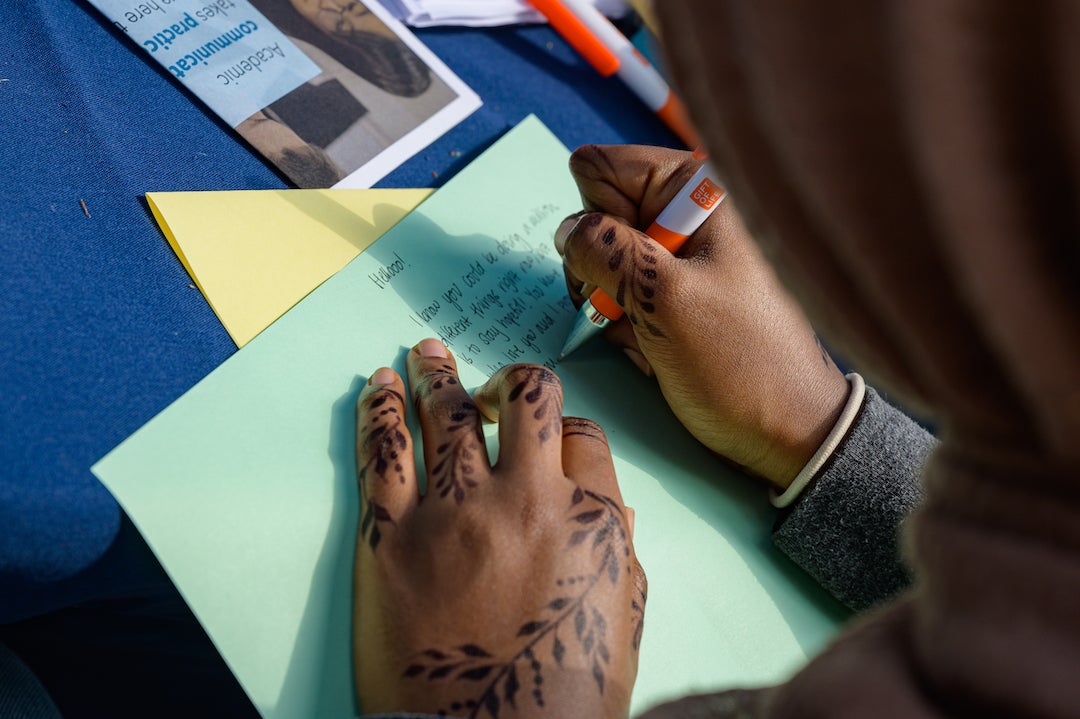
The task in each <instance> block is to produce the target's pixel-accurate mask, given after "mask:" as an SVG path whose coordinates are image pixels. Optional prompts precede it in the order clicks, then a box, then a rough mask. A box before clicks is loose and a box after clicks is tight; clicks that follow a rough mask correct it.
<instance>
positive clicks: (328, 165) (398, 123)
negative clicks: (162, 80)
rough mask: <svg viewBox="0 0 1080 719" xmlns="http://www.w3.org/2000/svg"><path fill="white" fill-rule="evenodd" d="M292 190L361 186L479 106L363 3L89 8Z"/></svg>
mask: <svg viewBox="0 0 1080 719" xmlns="http://www.w3.org/2000/svg"><path fill="white" fill-rule="evenodd" d="M91 2H93V3H94V4H95V5H96V6H97V7H98V9H99V10H101V11H102V12H103V13H104V14H105V15H106V16H107V17H108V18H109V19H110V20H112V21H113V23H114V24H115V25H116V26H117V27H118V28H119V29H120V30H121V31H123V32H124V33H126V34H127V35H128V36H129V37H130V38H131V39H132V40H133V41H135V43H136V44H138V45H139V46H140V47H141V48H142V49H143V50H144V51H145V52H146V53H148V54H149V55H150V56H151V57H152V58H153V59H154V60H155V61H157V62H158V63H160V64H161V65H162V66H163V67H165V68H166V69H167V70H168V71H169V72H170V73H171V74H172V76H173V77H174V78H175V79H176V80H177V81H178V82H181V83H183V84H184V85H185V86H186V87H187V88H188V89H190V90H191V91H192V92H193V93H195V95H197V96H198V97H199V98H200V99H201V100H202V101H203V102H205V103H206V105H207V106H208V107H209V108H210V109H211V110H212V111H213V112H215V113H216V114H217V115H219V116H220V117H221V118H222V119H223V120H225V122H227V123H228V124H229V125H230V126H231V127H234V128H236V130H237V132H239V133H240V135H241V136H242V137H243V138H244V139H245V140H247V141H248V143H250V144H251V145H252V146H253V147H254V148H255V149H257V150H258V151H259V152H260V153H262V154H263V155H264V156H265V157H266V158H267V159H269V160H270V161H271V162H273V163H274V164H275V165H277V167H278V168H279V169H280V170H281V171H282V172H283V173H284V174H285V175H286V176H288V177H289V179H290V180H292V181H293V182H294V183H295V184H296V185H297V186H298V187H302V188H325V187H351V188H363V187H370V186H371V185H372V184H374V183H375V182H376V181H378V180H379V179H380V178H381V177H383V176H384V175H386V173H388V172H390V171H391V170H393V169H394V168H395V167H397V166H398V165H400V164H401V163H402V162H404V161H405V160H407V159H408V158H409V157H411V156H412V155H414V154H415V153H416V152H418V151H419V150H421V149H422V148H424V147H426V146H427V145H428V144H430V143H431V142H432V141H434V140H435V139H436V138H438V137H439V136H440V135H442V134H443V133H444V132H446V131H447V130H448V129H450V128H451V127H453V126H454V125H456V124H457V123H458V122H460V121H461V120H462V119H464V118H465V117H467V116H468V115H469V114H470V113H471V112H472V111H473V110H475V109H476V108H477V107H479V106H480V99H479V98H478V97H477V96H476V94H475V93H474V92H473V91H472V90H470V89H469V87H468V86H467V85H465V84H464V83H463V82H462V81H461V80H460V79H459V78H458V77H457V76H455V75H454V74H453V73H452V72H451V71H450V70H449V69H448V68H447V67H446V66H445V65H444V64H443V63H442V62H441V61H440V60H439V59H438V58H437V57H435V55H434V54H433V53H432V52H431V51H430V50H428V49H427V48H426V47H425V46H424V45H423V43H421V42H420V41H419V40H418V39H417V38H416V37H415V36H414V35H412V34H411V33H410V32H409V31H408V30H407V29H406V28H405V27H404V26H403V25H401V23H399V22H398V21H397V20H395V19H394V18H393V17H392V16H391V15H390V14H389V13H388V12H387V11H386V9H385V8H383V7H382V6H381V5H379V4H378V3H377V2H374V0H369V1H368V2H358V1H356V0H144V1H143V2H139V1H138V0H91Z"/></svg>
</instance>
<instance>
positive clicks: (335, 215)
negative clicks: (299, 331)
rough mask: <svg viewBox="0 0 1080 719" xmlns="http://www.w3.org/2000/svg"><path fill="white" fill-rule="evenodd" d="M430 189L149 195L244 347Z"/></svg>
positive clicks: (164, 227)
mask: <svg viewBox="0 0 1080 719" xmlns="http://www.w3.org/2000/svg"><path fill="white" fill-rule="evenodd" d="M429 194H431V190H430V189H415V190H414V189H409V190H238V191H230V192H148V193H146V200H147V202H148V203H149V204H150V209H151V210H152V211H153V213H154V217H155V218H157V221H158V224H159V225H160V226H161V229H162V231H163V232H164V233H165V237H166V238H168V240H169V244H170V245H171V246H172V248H173V250H174V251H175V252H176V255H177V257H179V258H180V261H181V262H182V263H183V264H184V267H185V268H186V269H187V271H188V274H190V275H191V277H192V279H193V280H194V281H195V284H196V286H198V288H199V290H200V291H201V292H202V293H203V295H204V296H205V297H206V299H207V301H208V302H209V303H210V306H211V307H212V308H213V310H214V312H215V313H216V314H217V316H218V318H219V319H220V320H221V322H222V324H223V325H225V329H226V330H227V331H228V333H229V335H230V336H231V337H232V338H233V341H235V342H236V344H237V346H238V347H243V346H244V345H245V344H246V343H247V342H248V341H249V340H251V338H252V337H254V336H255V335H257V334H259V333H260V332H262V331H263V330H264V329H266V328H267V327H268V326H269V325H270V324H271V323H272V322H273V321H274V320H276V319H277V318H278V317H280V316H281V315H283V314H284V313H285V312H287V311H288V310H289V309H290V308H291V307H292V306H293V305H295V304H296V303H297V302H299V301H300V300H301V299H303V298H304V297H305V296H306V295H307V294H308V293H309V292H311V291H312V290H314V289H315V288H316V287H318V286H319V285H320V284H322V283H323V282H324V281H325V280H326V279H327V278H329V277H330V276H331V275H333V274H334V273H335V272H337V271H338V270H340V269H341V268H342V267H344V266H345V265H347V264H348V263H349V262H350V261H351V260H352V259H353V258H354V257H356V256H357V255H358V254H359V253H361V252H363V251H364V250H365V249H366V248H367V247H368V245H370V244H371V243H372V242H374V241H375V240H377V239H378V238H379V237H381V236H382V234H383V233H384V232H386V231H387V230H389V229H390V228H391V227H393V226H394V225H395V224H397V222H398V220H400V219H401V218H402V217H404V216H405V215H407V214H408V213H409V212H411V211H412V210H413V208H414V207H416V206H417V205H418V204H420V203H421V202H423V200H424V199H425V198H426V197H427V196H428V195H429Z"/></svg>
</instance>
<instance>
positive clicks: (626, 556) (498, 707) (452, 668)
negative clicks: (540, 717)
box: [402, 487, 644, 719]
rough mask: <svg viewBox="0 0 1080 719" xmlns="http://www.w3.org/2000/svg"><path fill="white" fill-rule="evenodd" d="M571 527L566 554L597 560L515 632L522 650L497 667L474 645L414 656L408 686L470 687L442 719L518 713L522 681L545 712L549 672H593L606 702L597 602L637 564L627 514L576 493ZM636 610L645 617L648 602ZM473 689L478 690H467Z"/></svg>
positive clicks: (604, 626) (494, 718) (603, 636)
mask: <svg viewBox="0 0 1080 719" xmlns="http://www.w3.org/2000/svg"><path fill="white" fill-rule="evenodd" d="M567 522H568V524H569V525H570V527H571V528H573V532H572V533H571V535H570V538H569V540H568V541H567V545H566V546H567V549H572V548H578V547H581V548H582V549H578V550H577V551H588V552H589V554H590V556H592V557H593V558H598V559H597V560H596V564H595V566H594V568H593V570H592V571H591V572H589V573H588V574H579V575H575V576H570V577H564V578H561V579H558V580H556V582H555V585H556V591H555V596H553V598H551V599H549V600H548V602H547V603H546V604H545V605H544V607H543V608H542V609H541V610H540V613H539V616H538V617H537V618H536V619H533V620H530V621H528V622H525V623H524V624H522V625H521V626H520V627H519V628H518V630H517V633H516V635H515V639H516V640H518V641H519V645H518V649H517V650H516V651H515V652H514V653H513V654H512V655H511V656H510V657H509V658H506V659H500V658H498V657H496V656H495V655H493V654H492V653H491V652H490V651H488V650H487V649H485V648H484V647H482V646H480V645H477V644H462V645H459V646H456V647H453V648H449V649H436V648H430V649H426V650H424V651H422V652H420V653H419V654H417V655H416V656H414V657H413V658H412V660H411V661H410V663H409V664H408V666H407V667H406V668H405V670H404V671H403V672H402V676H403V677H404V678H407V679H415V680H418V681H419V680H426V681H444V680H445V681H453V682H460V683H461V684H462V685H463V686H464V687H465V688H464V689H463V693H462V694H463V696H462V698H461V699H460V700H458V701H454V702H452V703H451V704H450V705H449V707H448V708H443V709H440V710H439V711H438V712H437V714H438V715H440V716H444V715H446V714H447V713H448V712H466V714H465V715H466V716H467V717H469V719H475V718H476V717H490V719H499V717H500V715H501V713H502V712H503V710H504V709H505V707H507V706H509V707H511V708H512V709H517V702H518V701H520V698H519V696H518V693H519V692H520V691H521V690H522V688H523V687H522V682H523V681H524V682H525V683H527V684H529V685H531V687H532V688H531V698H532V702H533V703H534V704H535V705H536V706H537V707H539V708H543V707H544V705H545V699H544V689H543V686H544V681H545V672H546V671H547V670H549V669H551V668H552V667H555V670H561V669H563V668H564V667H566V666H573V667H578V666H582V665H584V666H586V667H588V669H589V671H590V672H591V675H592V677H593V680H594V682H595V683H596V687H597V691H598V692H599V694H601V695H603V693H604V690H605V684H606V671H607V667H608V666H609V664H610V662H611V650H610V648H609V646H608V621H607V618H606V617H605V615H604V612H603V610H602V608H601V606H599V605H598V604H597V603H596V602H595V601H593V598H592V594H593V591H594V589H595V588H596V587H597V586H598V585H602V584H603V583H606V582H610V583H611V584H612V586H614V585H616V584H618V580H619V578H620V576H621V573H622V568H623V567H624V566H625V568H626V572H627V573H629V572H630V562H631V561H632V558H631V556H630V547H629V541H628V538H627V533H626V529H625V514H624V512H623V510H622V507H620V506H619V503H618V502H616V501H615V500H613V499H611V498H610V497H607V496H605V495H601V494H598V493H596V492H591V491H588V490H583V489H581V488H580V487H576V488H575V489H574V492H573V494H572V495H571V497H570V506H569V517H568V519H567ZM590 539H591V542H586V540H590ZM632 606H633V605H632ZM639 606H640V607H641V609H642V611H643V610H644V599H641V601H640V604H639ZM640 634H641V630H640V621H639V622H638V624H637V625H636V626H635V628H634V631H633V639H632V647H631V648H632V649H633V650H634V651H636V650H637V646H638V642H639V641H640ZM571 652H573V653H574V655H573V656H571ZM470 684H473V685H478V686H476V687H475V688H474V689H472V690H470V689H469V688H468V685H470Z"/></svg>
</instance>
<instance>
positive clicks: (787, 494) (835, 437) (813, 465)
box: [769, 372, 866, 509]
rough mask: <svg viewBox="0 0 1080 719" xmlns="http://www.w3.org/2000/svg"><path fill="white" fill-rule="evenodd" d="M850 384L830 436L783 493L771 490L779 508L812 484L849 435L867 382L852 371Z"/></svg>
mask: <svg viewBox="0 0 1080 719" xmlns="http://www.w3.org/2000/svg"><path fill="white" fill-rule="evenodd" d="M847 381H848V384H850V385H851V391H850V392H848V398H847V404H845V405H844V409H843V411H842V412H840V417H839V419H837V420H836V424H835V425H833V428H832V431H831V432H829V436H827V437H826V438H825V441H824V442H822V443H821V446H820V447H818V450H817V451H816V452H814V456H813V457H811V458H810V461H809V462H807V463H806V466H805V467H803V468H802V471H801V472H799V473H798V474H797V475H796V476H795V479H793V480H792V481H791V484H790V485H788V488H787V489H785V490H784V493H783V494H780V495H778V494H777V493H776V490H775V489H770V490H769V502H770V503H772V506H774V507H776V508H777V509H783V508H784V507H787V506H788V505H790V504H791V503H792V502H794V501H795V500H796V499H798V498H799V495H800V494H802V491H803V490H804V489H806V485H808V484H810V480H811V479H813V478H814V475H816V474H817V473H818V471H819V470H820V469H821V468H822V467H823V466H824V465H825V462H827V461H828V460H829V457H831V456H832V453H833V452H834V451H835V450H836V447H837V445H839V444H840V441H841V440H842V439H844V436H845V435H847V432H848V429H849V428H850V427H851V423H852V422H854V421H855V416H856V415H858V414H859V409H860V408H861V407H862V403H863V397H864V396H865V395H866V383H865V382H863V378H862V375H860V374H859V373H858V372H851V373H850V374H848V375H847Z"/></svg>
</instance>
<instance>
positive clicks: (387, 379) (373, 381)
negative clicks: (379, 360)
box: [367, 367, 397, 387]
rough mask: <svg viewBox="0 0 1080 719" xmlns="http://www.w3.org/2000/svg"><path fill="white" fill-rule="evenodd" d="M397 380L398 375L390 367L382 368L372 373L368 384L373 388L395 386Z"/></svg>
mask: <svg viewBox="0 0 1080 719" xmlns="http://www.w3.org/2000/svg"><path fill="white" fill-rule="evenodd" d="M395 379H397V373H396V372H394V370H392V369H390V368H389V367H380V368H379V369H377V370H375V371H374V372H372V373H371V376H370V377H368V381H367V383H368V384H369V385H371V386H372V387H376V386H383V385H388V384H393V383H394V380H395Z"/></svg>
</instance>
